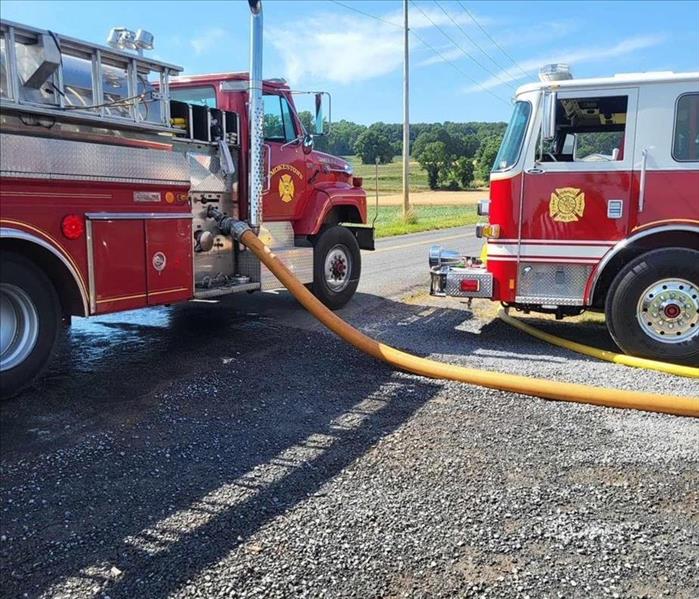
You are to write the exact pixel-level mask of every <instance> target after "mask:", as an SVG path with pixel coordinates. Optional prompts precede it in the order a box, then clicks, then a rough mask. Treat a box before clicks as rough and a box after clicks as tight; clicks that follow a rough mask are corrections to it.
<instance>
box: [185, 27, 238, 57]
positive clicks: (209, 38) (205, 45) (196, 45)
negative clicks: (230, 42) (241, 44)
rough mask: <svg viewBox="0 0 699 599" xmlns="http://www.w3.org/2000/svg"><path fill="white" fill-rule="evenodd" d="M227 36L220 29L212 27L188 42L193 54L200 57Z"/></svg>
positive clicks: (225, 32) (223, 30) (224, 31)
mask: <svg viewBox="0 0 699 599" xmlns="http://www.w3.org/2000/svg"><path fill="white" fill-rule="evenodd" d="M227 35H228V32H227V31H226V30H225V29H221V28H220V27H212V28H211V29H207V30H206V31H204V32H203V33H202V34H201V35H197V36H196V37H193V38H192V39H190V40H189V45H190V46H192V50H194V54H196V55H197V56H201V55H202V54H205V53H206V52H208V51H209V50H213V49H214V48H215V47H216V46H217V45H218V43H219V42H220V41H221V40H222V39H224V38H225V37H226V36H227Z"/></svg>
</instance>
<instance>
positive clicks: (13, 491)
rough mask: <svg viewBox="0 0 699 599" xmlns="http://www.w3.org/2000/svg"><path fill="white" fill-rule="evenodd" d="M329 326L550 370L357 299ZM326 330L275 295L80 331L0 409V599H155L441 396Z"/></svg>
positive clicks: (534, 346) (446, 314)
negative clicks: (41, 598)
mask: <svg viewBox="0 0 699 599" xmlns="http://www.w3.org/2000/svg"><path fill="white" fill-rule="evenodd" d="M341 315H342V316H343V317H345V318H347V319H348V320H349V321H351V322H355V323H357V324H359V325H360V326H362V328H363V330H365V331H366V332H367V333H368V334H369V335H372V336H375V337H377V338H379V339H380V340H382V341H385V342H387V343H391V344H394V345H395V346H397V347H400V348H403V349H406V350H409V351H410V350H412V351H414V352H415V353H418V354H420V355H428V354H430V353H436V354H441V355H444V356H447V359H450V357H451V356H455V357H456V358H457V361H458V359H459V358H468V357H469V354H473V355H475V356H477V355H478V353H479V352H481V353H483V352H485V353H484V354H483V355H485V354H486V353H487V352H491V353H492V352H495V353H502V354H507V356H506V358H505V359H512V360H522V359H527V360H530V359H531V357H532V355H535V356H537V355H538V356H540V359H542V360H550V361H557V360H560V358H556V357H555V356H558V355H560V354H559V353H558V352H557V351H552V348H550V347H549V346H547V345H546V344H543V343H541V342H539V341H536V340H533V339H531V343H525V344H524V345H522V342H523V340H524V339H529V338H528V337H526V336H525V335H524V334H523V333H520V332H519V331H516V330H515V329H512V328H511V327H509V326H508V325H506V324H505V323H503V322H501V321H499V320H493V321H492V322H490V323H487V324H486V325H485V326H483V327H480V326H479V325H478V324H477V323H476V322H475V320H473V315H472V314H471V313H470V312H468V311H464V310H455V309H448V308H440V307H437V308H435V307H433V306H432V307H430V306H421V305H408V304H403V303H398V302H393V301H390V300H387V299H384V298H380V297H377V296H369V295H364V294H359V295H357V297H356V299H355V300H354V301H353V302H352V304H350V306H348V307H347V308H346V309H345V310H343V311H342V312H341ZM321 329H322V327H320V325H319V324H318V323H317V322H316V321H314V320H313V319H312V317H310V316H309V315H308V314H306V313H305V312H304V311H303V310H301V309H300V307H299V306H298V304H296V302H295V300H293V298H291V297H290V296H289V295H288V294H284V293H282V294H279V295H276V296H271V295H267V294H258V295H255V296H250V297H245V298H236V299H235V301H228V302H221V303H220V304H210V305H209V304H207V305H204V304H196V303H193V304H186V305H182V306H177V307H172V308H159V309H154V310H150V311H142V312H133V313H122V314H116V315H113V316H109V317H104V318H99V319H94V320H91V321H89V322H86V321H82V320H76V323H75V326H74V327H73V329H72V330H71V332H70V333H69V335H68V340H67V344H66V347H65V348H64V353H63V355H62V358H61V359H60V360H59V361H58V362H57V363H56V364H55V365H54V366H53V367H52V368H51V370H50V371H49V373H48V375H47V377H46V378H44V379H43V381H42V382H41V383H40V384H39V385H38V386H37V387H35V388H34V389H31V390H29V391H27V392H25V393H24V394H22V395H21V396H19V397H17V398H14V399H12V400H10V401H8V402H6V403H5V404H3V405H2V406H1V407H0V411H1V414H2V421H1V425H2V429H1V433H2V436H1V437H0V442H1V446H2V467H3V482H2V503H3V505H2V508H3V509H4V510H5V511H4V512H3V518H2V534H3V535H4V536H5V540H4V541H3V543H2V544H1V545H0V557H1V558H2V561H3V564H4V567H3V570H2V579H1V581H0V582H1V584H2V588H3V591H4V594H7V595H11V596H15V595H22V594H24V593H26V594H27V595H28V596H37V595H40V594H45V595H53V596H56V595H61V594H70V593H71V592H73V593H76V594H81V593H82V594H89V593H95V594H98V593H103V594H108V595H109V596H110V597H112V598H116V597H134V596H141V597H165V596H167V595H169V594H170V593H172V592H173V591H175V590H176V589H178V588H180V587H182V585H184V584H185V583H187V581H190V580H192V579H193V578H196V577H197V576H198V575H199V574H201V573H202V572H203V571H205V570H206V569H207V567H209V566H211V565H213V564H215V563H216V562H218V561H219V560H221V559H222V558H223V557H224V556H226V555H227V554H228V553H230V552H231V551H233V550H235V549H236V548H237V547H239V546H240V545H241V544H243V543H245V542H246V541H247V540H248V539H249V538H250V537H251V536H252V535H254V533H255V532H256V531H257V530H258V529H259V528H260V527H262V526H264V525H265V523H267V522H269V521H270V520H272V519H274V518H277V517H280V516H282V515H284V514H286V513H287V512H288V511H289V510H292V509H293V508H294V506H295V505H297V504H298V503H299V502H303V501H312V497H313V495H314V494H316V493H318V492H319V491H320V489H321V487H322V486H323V484H324V483H325V482H326V481H328V480H330V479H331V478H333V477H334V476H336V475H337V474H338V473H340V472H342V471H343V469H345V468H347V467H348V466H349V465H351V464H352V462H354V461H355V460H356V459H357V458H359V457H360V456H362V455H363V454H364V453H366V452H367V451H368V450H369V449H370V448H371V447H372V446H373V445H374V444H375V443H376V442H377V440H378V439H380V438H381V437H383V436H385V435H388V434H390V433H391V432H392V431H393V430H395V429H396V428H397V427H399V426H401V424H402V423H404V422H405V421H406V420H408V419H410V418H411V416H412V415H413V414H414V412H415V411H416V410H418V409H419V408H420V407H421V406H422V405H424V404H425V403H426V402H427V401H429V400H430V399H431V398H432V397H434V396H435V395H436V394H437V393H438V392H439V390H440V388H441V384H440V383H439V382H436V381H429V380H426V379H421V378H418V377H412V376H407V375H403V374H398V373H395V372H393V371H392V370H390V369H389V368H388V367H387V366H385V365H383V364H381V363H378V362H376V361H375V360H373V359H371V358H369V357H367V356H365V355H363V354H360V353H359V352H358V351H356V350H354V349H353V348H351V347H349V346H348V345H346V344H345V343H343V342H341V341H339V340H338V339H336V338H335V337H334V336H332V335H329V334H326V333H325V332H323V331H322V330H321ZM513 340H517V342H518V344H519V345H518V346H517V348H516V349H515V350H514V352H513ZM517 351H519V352H526V355H524V354H522V355H518V353H517ZM560 351H563V350H560ZM552 356H554V357H552ZM501 359H502V357H501ZM537 359H539V358H537Z"/></svg>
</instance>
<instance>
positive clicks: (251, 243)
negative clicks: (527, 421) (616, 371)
mask: <svg viewBox="0 0 699 599" xmlns="http://www.w3.org/2000/svg"><path fill="white" fill-rule="evenodd" d="M239 238H240V241H241V242H242V243H244V244H245V245H246V246H247V247H248V248H250V250H251V251H252V252H253V254H255V255H256V256H257V257H258V258H259V259H260V261H261V262H262V263H263V264H264V265H265V266H266V267H267V268H268V269H269V270H270V271H271V272H272V273H274V275H275V276H276V277H277V278H278V279H279V281H280V282H281V283H282V285H284V286H285V287H286V288H287V289H288V290H289V291H290V292H291V293H292V294H293V295H294V296H295V297H296V299H297V300H298V301H299V302H300V303H301V304H302V305H303V306H304V307H305V308H306V309H307V310H308V311H309V312H310V313H311V314H313V316H315V317H316V318H317V319H318V320H320V322H322V323H323V324H324V325H325V326H326V327H328V328H329V329H330V330H331V331H332V332H333V333H335V334H336V335H338V336H339V337H341V338H342V339H344V340H345V341H347V342H348V343H351V344H352V345H354V347H356V348H357V349H359V350H361V351H363V352H365V353H367V354H369V355H371V356H374V357H375V358H377V359H379V360H383V361H384V362H387V363H388V364H391V365H392V366H395V367H396V368H400V369H401V370H406V371H408V372H413V373H415V374H419V375H422V376H426V377H431V378H437V379H447V380H452V381H460V382H463V383H470V384H472V385H481V386H484V387H490V388H493V389H501V390H503V391H510V392H512V393H522V394H524V395H533V396H536V397H542V398H544V399H555V400H562V401H573V402H578V403H587V404H594V405H600V406H610V407H615V408H631V409H636V410H646V411H649V412H663V413H666V414H675V415H677V416H694V417H697V416H699V398H698V399H692V398H690V397H676V396H672V395H661V394H658V393H644V392H639V391H620V390H617V389H605V388H601V387H590V386H588V385H579V384H574V383H559V382H555V381H547V380H544V379H537V378H529V377H525V376H518V375H513V374H505V373H501V372H489V371H486V370H476V369H473V368H465V367H463V366H454V365H451V364H443V363H441V362H435V361H434V360H428V359H426V358H420V357H418V356H413V355H411V354H408V353H405V352H403V351H400V350H397V349H395V348H393V347H391V346H389V345H384V344H383V343H379V342H378V341H375V340H374V339H371V338H370V337H367V336H366V335H365V334H364V333H361V332H360V331H358V330H357V329H355V328H354V327H353V326H351V325H349V324H347V323H346V322H345V321H343V320H342V319H341V318H340V317H338V316H336V315H335V314H333V313H332V312H331V311H330V310H329V309H328V308H326V307H325V306H324V305H323V304H322V303H321V302H320V301H319V300H317V299H316V298H315V297H314V296H313V294H311V292H310V291H308V290H307V289H306V288H305V286H304V285H303V284H302V283H301V282H300V281H299V280H298V279H297V278H296V277H295V276H294V274H293V273H292V272H291V271H290V270H289V269H288V268H287V267H286V266H285V265H284V264H283V263H282V262H281V261H280V260H278V259H277V257H276V256H275V255H274V254H273V253H272V252H271V251H270V250H269V248H268V247H266V246H265V245H264V244H263V243H262V242H261V241H260V240H259V239H258V237H257V236H256V235H255V234H254V233H253V232H252V231H251V230H249V229H247V230H245V231H242V232H240V237H239Z"/></svg>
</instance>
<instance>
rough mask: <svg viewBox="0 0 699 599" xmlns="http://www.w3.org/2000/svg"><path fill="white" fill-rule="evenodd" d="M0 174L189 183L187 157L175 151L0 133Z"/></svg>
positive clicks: (71, 178)
mask: <svg viewBox="0 0 699 599" xmlns="http://www.w3.org/2000/svg"><path fill="white" fill-rule="evenodd" d="M0 174H2V175H5V176H16V177H31V178H37V179H70V180H81V181H120V182H132V181H133V182H140V183H157V184H173V183H183V184H187V185H189V167H188V165H187V160H186V159H185V157H184V156H183V155H182V154H180V153H178V152H165V151H161V150H147V149H141V148H130V147H123V146H109V145H105V144H93V143H87V142H81V141H69V140H64V139H45V138H39V137H29V136H26V135H9V134H2V135H0Z"/></svg>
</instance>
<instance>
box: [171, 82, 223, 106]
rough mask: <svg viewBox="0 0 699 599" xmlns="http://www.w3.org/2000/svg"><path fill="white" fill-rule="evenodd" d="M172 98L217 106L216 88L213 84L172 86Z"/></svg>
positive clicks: (201, 104) (189, 102)
mask: <svg viewBox="0 0 699 599" xmlns="http://www.w3.org/2000/svg"><path fill="white" fill-rule="evenodd" d="M170 98H171V99H172V100H177V101H178V102H186V103H187V104H195V105H196V106H208V107H209V108H216V90H215V89H214V88H213V86H211V85H202V86H200V87H171V88H170Z"/></svg>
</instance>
